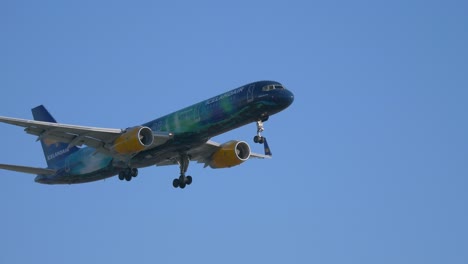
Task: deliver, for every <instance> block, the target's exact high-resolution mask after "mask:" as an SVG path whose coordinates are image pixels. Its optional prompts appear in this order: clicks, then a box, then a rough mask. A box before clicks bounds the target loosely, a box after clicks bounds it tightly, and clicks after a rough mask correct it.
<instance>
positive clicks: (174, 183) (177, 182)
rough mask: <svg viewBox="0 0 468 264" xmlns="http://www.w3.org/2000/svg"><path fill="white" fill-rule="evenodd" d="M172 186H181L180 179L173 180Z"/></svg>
mask: <svg viewBox="0 0 468 264" xmlns="http://www.w3.org/2000/svg"><path fill="white" fill-rule="evenodd" d="M172 186H174V188H177V187H179V179H174V180H173V181H172Z"/></svg>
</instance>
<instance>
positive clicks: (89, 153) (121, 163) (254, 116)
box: [0, 81, 294, 188]
mask: <svg viewBox="0 0 468 264" xmlns="http://www.w3.org/2000/svg"><path fill="white" fill-rule="evenodd" d="M293 99H294V97H293V94H292V93H291V92H290V91H288V90H287V89H285V88H284V87H283V85H281V84H280V83H278V82H275V81H260V82H254V83H250V84H247V85H245V86H242V87H239V88H236V89H234V90H231V91H229V92H226V93H223V94H221V95H218V96H215V97H212V98H210V99H208V100H205V101H202V102H200V103H197V104H194V105H192V106H189V107H186V108H184V109H181V110H179V111H176V112H174V113H171V114H168V115H166V116H163V117H160V118H158V119H155V120H153V121H150V122H148V123H145V124H142V125H140V126H136V127H132V128H128V129H123V130H122V129H106V128H92V127H82V126H74V125H65V124H59V123H56V120H55V119H54V118H53V117H52V116H51V115H50V114H49V112H48V111H47V110H46V109H45V108H44V107H43V106H38V107H36V108H34V109H32V112H33V116H34V120H35V121H33V120H24V119H16V118H9V117H0V121H1V122H4V123H9V124H13V125H17V126H22V127H25V131H26V132H27V133H30V134H33V135H37V136H38V139H39V140H40V141H41V144H42V147H43V150H44V155H45V157H46V161H47V165H48V167H47V168H46V169H41V168H31V167H25V166H16V165H6V164H0V168H2V169H8V170H14V171H20V172H27V173H34V174H38V176H37V177H36V179H35V180H36V182H39V183H46V184H72V183H83V182H90V181H96V180H101V179H105V178H108V177H111V176H114V175H119V178H120V179H121V180H123V179H126V180H128V181H129V180H130V179H131V178H132V177H135V176H136V175H137V174H138V170H137V168H142V167H147V166H151V165H158V166H161V165H175V164H178V165H179V167H180V177H179V178H176V179H174V181H173V185H174V187H181V188H184V187H185V186H186V185H189V184H191V182H192V177H191V176H186V175H185V173H186V171H187V168H188V164H189V162H190V161H197V162H200V163H204V164H205V166H210V167H212V168H227V167H232V166H236V165H239V164H240V163H242V162H244V161H245V160H247V159H249V158H267V157H269V156H270V155H271V153H270V151H269V148H268V144H267V143H266V140H265V138H264V137H262V136H261V132H262V131H263V122H264V121H266V120H268V118H269V117H270V116H271V115H273V114H276V113H278V112H279V111H281V110H283V109H285V108H287V107H288V106H289V105H290V104H291V103H292V102H293ZM252 122H256V123H257V136H255V142H257V143H264V146H265V154H257V153H252V152H250V147H249V145H248V144H247V143H245V142H243V141H229V142H227V143H225V144H218V143H215V142H212V141H210V138H212V137H214V136H216V135H219V134H222V133H225V132H227V131H229V130H232V129H235V128H238V127H240V126H243V125H246V124H249V123H252ZM80 146H81V147H80Z"/></svg>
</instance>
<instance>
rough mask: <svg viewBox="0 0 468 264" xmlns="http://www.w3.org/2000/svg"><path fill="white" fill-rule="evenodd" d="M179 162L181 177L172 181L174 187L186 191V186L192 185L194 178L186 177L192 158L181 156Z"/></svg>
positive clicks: (185, 155)
mask: <svg viewBox="0 0 468 264" xmlns="http://www.w3.org/2000/svg"><path fill="white" fill-rule="evenodd" d="M177 162H178V163H179V168H180V176H179V178H175V179H174V180H173V181H172V186H174V188H177V187H179V188H181V189H184V188H185V186H187V185H190V184H192V176H185V173H186V172H187V169H188V166H189V163H190V157H189V156H188V155H187V154H181V155H180V158H179V160H177Z"/></svg>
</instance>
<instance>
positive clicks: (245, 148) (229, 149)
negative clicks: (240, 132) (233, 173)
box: [209, 140, 250, 169]
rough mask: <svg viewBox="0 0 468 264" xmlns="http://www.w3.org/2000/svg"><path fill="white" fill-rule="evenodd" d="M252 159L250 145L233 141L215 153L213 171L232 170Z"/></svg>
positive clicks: (211, 163) (212, 159)
mask: <svg viewBox="0 0 468 264" xmlns="http://www.w3.org/2000/svg"><path fill="white" fill-rule="evenodd" d="M249 157H250V147H249V144H247V143H245V142H244V141H237V140H232V141H229V142H227V143H224V144H222V145H221V146H220V148H219V149H218V150H217V151H216V152H215V153H213V155H212V156H211V161H210V163H209V165H210V167H211V168H213V169H220V168H230V167H233V166H237V165H239V164H241V163H242V162H244V161H246V160H248V159H249Z"/></svg>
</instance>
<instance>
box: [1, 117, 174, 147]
mask: <svg viewBox="0 0 468 264" xmlns="http://www.w3.org/2000/svg"><path fill="white" fill-rule="evenodd" d="M0 122H3V123H7V124H11V125H15V126H20V127H24V128H25V129H24V131H26V133H28V134H31V135H36V136H38V139H37V140H40V139H44V138H46V139H50V140H56V141H58V142H63V143H68V144H69V145H70V147H71V146H80V145H87V146H90V147H93V148H95V149H96V150H98V151H102V152H104V153H107V154H110V155H113V153H112V152H111V151H110V145H111V144H112V143H113V142H114V140H115V139H117V138H118V137H119V136H121V135H122V134H123V133H125V130H122V129H114V128H99V127H87V126H76V125H67V124H61V123H51V122H44V121H36V120H27V119H20V118H11V117H2V116H0ZM153 137H154V139H158V140H154V143H153V145H152V146H150V148H152V147H156V146H158V145H161V144H163V143H165V142H166V141H167V140H169V139H170V138H171V137H172V134H171V133H166V132H154V131H153Z"/></svg>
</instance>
